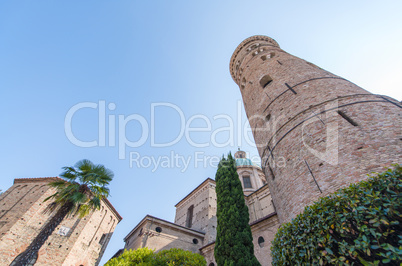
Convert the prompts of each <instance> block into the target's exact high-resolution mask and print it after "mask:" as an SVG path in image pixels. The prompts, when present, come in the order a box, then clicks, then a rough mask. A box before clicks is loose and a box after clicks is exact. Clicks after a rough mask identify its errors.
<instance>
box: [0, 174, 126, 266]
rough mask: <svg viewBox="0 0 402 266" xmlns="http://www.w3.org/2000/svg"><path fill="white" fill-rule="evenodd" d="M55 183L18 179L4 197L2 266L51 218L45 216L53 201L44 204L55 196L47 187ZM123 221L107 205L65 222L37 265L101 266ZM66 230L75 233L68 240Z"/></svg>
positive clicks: (0, 242)
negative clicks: (48, 198) (64, 229)
mask: <svg viewBox="0 0 402 266" xmlns="http://www.w3.org/2000/svg"><path fill="white" fill-rule="evenodd" d="M54 179H55V178H29V179H16V180H15V181H14V185H13V186H12V187H11V188H9V189H8V190H7V191H6V192H4V193H3V194H2V195H1V196H0V265H8V264H10V263H11V261H13V259H14V258H15V257H16V256H17V255H18V254H20V253H21V252H23V251H24V250H25V248H26V247H27V246H28V245H29V244H30V243H31V241H32V240H33V239H34V238H35V237H36V236H37V234H38V233H39V232H40V230H41V229H42V227H43V226H44V225H45V224H46V221H48V219H49V218H50V216H51V214H48V213H43V211H44V210H45V208H46V207H47V206H48V204H49V203H50V201H47V202H43V200H44V199H45V198H47V197H48V196H50V195H52V194H53V193H54V192H55V190H54V189H53V188H50V187H49V186H47V183H48V182H50V181H51V180H54ZM120 220H121V217H120V216H119V215H118V214H117V213H116V212H115V211H114V210H112V209H111V206H110V205H109V204H108V203H106V202H104V201H103V202H102V207H101V210H99V211H95V212H93V213H91V214H90V215H89V216H87V217H85V218H83V219H78V217H68V218H65V219H64V220H63V221H62V222H61V223H60V225H59V226H58V227H57V228H56V230H55V231H54V232H53V233H52V234H51V235H50V236H49V238H48V239H47V241H46V242H45V244H44V245H43V247H42V248H41V249H40V250H39V255H38V259H37V261H36V264H35V265H97V263H99V259H100V257H101V255H102V254H103V252H104V250H105V248H106V246H107V243H108V241H109V240H110V237H111V235H112V234H113V231H114V228H115V227H116V224H117V223H118V222H119V221H120ZM62 226H64V227H67V228H70V229H71V230H70V232H69V233H68V234H67V236H62V235H60V234H58V232H59V230H60V228H61V227H62ZM104 234H105V237H103V239H102V241H101V242H100V240H101V237H102V235H104Z"/></svg>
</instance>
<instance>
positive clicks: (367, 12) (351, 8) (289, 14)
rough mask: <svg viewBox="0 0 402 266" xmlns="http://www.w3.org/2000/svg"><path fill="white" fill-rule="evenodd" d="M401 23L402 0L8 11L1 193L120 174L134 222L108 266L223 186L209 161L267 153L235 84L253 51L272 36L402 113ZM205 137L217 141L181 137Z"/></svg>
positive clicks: (1, 61)
mask: <svg viewBox="0 0 402 266" xmlns="http://www.w3.org/2000/svg"><path fill="white" fill-rule="evenodd" d="M401 13H402V2H400V1H382V2H378V1H247V2H246V1H219V2H218V1H169V2H168V1H166V2H163V1H142V2H140V1H100V0H98V1H2V2H0V47H1V49H0V91H1V94H0V95H1V99H2V104H1V105H0V123H1V131H0V142H1V147H2V153H1V155H0V156H1V158H0V162H1V166H2V174H1V178H0V189H2V190H3V191H4V190H6V189H7V188H8V187H10V186H11V185H12V182H13V179H14V178H20V177H44V176H57V175H58V174H59V173H60V172H61V167H63V166H66V165H73V164H74V163H75V162H77V161H78V160H80V159H84V158H87V159H90V160H92V161H93V162H95V163H100V164H104V165H105V166H106V167H108V168H110V169H111V170H113V171H114V173H115V179H114V180H113V182H112V184H111V186H110V187H111V192H112V196H111V198H110V201H111V202H112V203H113V205H114V206H115V207H116V209H117V210H118V211H119V212H120V214H121V215H122V216H123V218H124V219H123V221H122V222H121V223H120V224H119V225H118V226H117V228H116V231H115V234H114V236H113V238H112V240H111V242H110V243H109V246H108V248H107V250H106V253H105V255H104V257H103V260H102V261H103V262H105V261H106V260H107V259H109V258H110V257H111V256H112V255H113V254H114V253H115V252H116V251H117V250H118V249H119V248H122V247H123V240H122V239H123V237H124V236H125V235H126V234H127V233H129V231H130V230H131V229H132V228H133V227H134V226H135V225H136V224H137V223H138V222H139V221H140V220H141V219H142V218H143V217H144V216H145V215H146V214H151V215H154V216H157V217H160V218H163V219H166V220H170V221H173V219H174V212H175V210H174V205H175V204H176V203H177V202H178V201H179V200H180V199H181V198H183V197H184V196H185V195H186V194H187V193H188V192H190V191H191V190H192V189H193V188H194V187H196V186H197V185H198V184H199V183H200V182H202V181H203V180H205V179H206V178H207V177H212V178H213V177H214V175H215V170H216V168H215V167H213V166H210V165H209V163H210V162H209V161H210V159H208V157H213V156H215V157H216V156H218V157H219V156H221V155H222V154H226V153H228V152H229V151H232V152H234V151H236V150H237V147H238V146H240V147H241V148H242V149H243V150H246V151H248V152H250V156H252V157H253V156H256V155H257V152H256V149H255V148H254V147H253V146H252V145H251V144H252V143H250V141H247V138H249V139H251V140H252V137H250V135H247V134H244V133H239V132H243V129H244V127H245V126H244V124H245V123H247V122H246V118H245V113H244V111H243V106H242V103H241V95H240V91H239V89H238V87H237V85H236V84H235V83H234V82H233V81H232V79H231V77H230V73H229V59H230V56H231V55H232V52H233V51H234V49H235V48H236V46H237V45H238V44H239V43H240V42H241V41H243V40H244V39H245V38H247V37H249V36H252V35H256V34H261V35H267V36H270V37H272V38H274V39H275V40H276V41H277V42H278V43H279V44H280V46H281V48H282V49H284V50H285V51H287V52H289V53H291V54H293V55H296V56H298V57H301V58H303V59H306V60H308V61H310V62H312V63H314V64H316V65H318V66H320V67H322V68H324V69H326V70H328V71H330V72H333V73H334V74H337V75H339V76H342V77H344V78H346V79H349V80H350V81H352V82H354V83H356V84H358V85H360V86H362V87H363V88H365V89H367V90H368V91H370V92H373V93H377V94H385V95H389V96H392V97H394V98H396V99H397V100H399V101H400V100H402V90H401V89H400V75H401V74H402V65H401V63H400V62H401V61H402V49H401V47H402V16H401ZM103 105H104V106H105V111H104V112H102V110H101V109H102V106H103ZM90 106H92V107H93V108H91V107H90ZM152 106H153V107H154V108H153V110H154V119H153V120H154V123H151V122H152V118H151V113H152ZM74 107H77V108H79V107H83V108H81V109H77V111H76V112H75V113H74V115H73V116H72V119H71V123H69V122H68V121H67V124H68V127H70V128H71V132H72V134H73V136H74V138H76V139H78V140H81V141H84V142H87V143H88V142H91V141H97V143H96V145H94V146H93V147H86V148H85V147H80V146H77V145H75V144H74V140H73V141H72V140H71V139H72V138H71V135H68V133H67V134H66V126H65V122H66V116H67V114H68V113H69V111H70V114H71V112H72V111H71V110H72V108H74ZM239 107H240V108H239ZM100 111H101V112H100ZM238 112H240V114H241V115H240V116H239V115H238ZM180 114H181V115H182V116H180ZM103 115H104V116H105V119H103ZM227 117H230V118H231V120H232V121H233V122H234V125H233V131H234V134H233V137H232V136H230V134H229V133H228V130H224V129H225V127H226V128H227V127H228V126H230V121H228V119H227ZM129 119H132V120H130V121H129ZM183 119H184V120H183ZM67 120H68V119H67ZM114 120H115V121H116V123H113V121H114ZM99 121H101V123H99ZM102 121H105V122H104V123H105V131H104V130H102V129H103V126H102V124H103V122H102ZM119 121H120V123H121V124H120V126H119ZM124 121H126V122H124ZM144 121H145V123H144ZM208 121H209V122H210V128H209V129H208ZM239 123H240V126H239ZM70 125H71V126H70ZM192 127H202V128H204V129H205V131H200V130H198V131H195V132H187V133H188V134H187V137H186V132H182V131H181V130H183V129H186V128H187V129H188V128H192ZM99 128H100V129H101V130H99ZM109 129H110V132H109ZM152 129H153V131H154V135H153V136H154V142H155V143H157V144H163V143H164V144H166V143H169V142H172V141H174V140H175V139H176V138H177V139H178V140H177V141H176V142H175V143H174V144H171V145H165V146H166V147H157V146H158V145H155V144H152V139H151V131H152ZM220 130H221V131H220ZM239 130H240V131H239ZM67 131H68V130H67ZM99 131H101V132H100V133H99ZM214 132H215V133H214ZM182 133H183V135H182V136H181V134H182ZM99 136H101V138H99ZM103 136H105V143H104V145H103V143H102V137H103ZM126 139H127V140H126ZM125 140H126V142H128V141H130V142H131V143H132V146H137V147H129V146H126V145H125V143H124V142H123V141H125ZM239 140H240V141H239ZM135 142H137V144H135ZM113 143H114V145H113ZM119 144H120V145H121V146H120V147H119ZM196 144H197V145H196ZM88 145H89V144H88ZM89 146H91V145H89ZM159 146H160V145H159ZM122 147H124V148H125V152H122ZM119 152H120V155H121V156H120V159H119ZM130 153H131V155H132V156H133V158H134V159H137V162H138V163H139V164H140V165H139V166H140V167H137V166H138V165H137V164H136V163H135V160H134V162H133V163H132V165H131V167H130ZM172 153H173V158H175V156H177V157H176V158H179V157H180V158H184V159H185V160H187V159H189V160H190V163H189V165H188V167H184V166H183V165H182V164H180V163H179V161H175V160H174V161H175V164H176V165H173V166H172V165H165V167H161V165H159V167H155V166H154V165H153V164H152V161H151V160H152V158H154V159H155V160H156V161H157V160H158V158H159V160H160V162H162V161H163V160H165V159H166V160H168V159H167V158H170V159H169V160H171V158H172ZM122 157H125V159H123V158H122ZM196 157H197V158H201V159H204V161H206V162H207V165H206V167H204V165H203V163H201V162H198V163H196V161H197V159H196ZM141 160H142V161H141ZM170 162H171V161H170ZM212 164H213V163H212ZM147 165H149V166H148V167H144V166H147Z"/></svg>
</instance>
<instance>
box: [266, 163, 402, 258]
mask: <svg viewBox="0 0 402 266" xmlns="http://www.w3.org/2000/svg"><path fill="white" fill-rule="evenodd" d="M401 223H402V167H401V165H396V166H395V167H394V168H393V169H389V170H387V171H386V172H384V173H381V174H376V175H375V176H371V177H370V178H369V179H368V180H367V181H362V182H360V183H357V184H352V185H350V186H349V187H347V188H344V189H341V190H339V191H338V192H336V193H334V194H333V195H331V196H328V197H325V198H321V199H320V200H319V201H318V202H316V203H315V204H314V205H312V206H308V207H306V208H305V209H304V212H303V213H301V214H299V215H298V216H297V217H296V218H295V219H293V220H292V221H291V222H289V223H286V224H282V226H281V227H280V228H279V230H278V232H277V234H276V236H275V239H274V241H273V242H272V247H271V251H272V260H273V262H272V263H273V265H332V264H335V265H384V264H389V265H400V263H401V262H402V228H401Z"/></svg>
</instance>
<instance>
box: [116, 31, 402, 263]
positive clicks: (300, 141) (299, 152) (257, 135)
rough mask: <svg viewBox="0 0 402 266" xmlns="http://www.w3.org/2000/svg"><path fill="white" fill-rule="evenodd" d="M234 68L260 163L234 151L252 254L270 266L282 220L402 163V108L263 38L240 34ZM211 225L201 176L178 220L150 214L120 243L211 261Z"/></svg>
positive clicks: (209, 189) (209, 198)
mask: <svg viewBox="0 0 402 266" xmlns="http://www.w3.org/2000/svg"><path fill="white" fill-rule="evenodd" d="M230 72H231V75H232V78H233V80H234V81H235V82H236V83H237V85H238V86H239V88H240V91H241V94H242V98H243V102H244V107H245V110H246V114H247V117H248V120H249V123H250V126H251V128H252V132H253V136H254V139H255V142H256V145H257V148H258V151H259V154H260V157H261V159H262V169H261V168H260V167H258V166H255V165H253V164H252V163H251V162H250V161H249V160H248V159H247V158H245V153H244V152H242V151H238V152H237V153H236V154H235V158H236V163H237V172H238V174H239V178H240V180H241V182H242V186H243V192H244V196H245V200H246V204H247V206H248V208H249V215H250V226H251V231H252V234H253V242H254V253H255V255H256V257H257V259H258V260H259V261H260V263H261V264H262V265H270V264H271V257H270V245H271V241H272V240H273V239H274V236H275V233H276V231H277V228H278V227H279V225H280V224H281V223H284V222H288V221H290V220H291V219H292V218H294V217H295V216H296V215H297V214H298V213H300V212H301V211H302V210H303V209H304V207H305V206H307V205H310V204H312V203H313V202H314V201H316V200H317V199H318V198H320V197H324V196H327V195H329V194H331V193H333V192H335V191H336V190H338V189H339V188H342V187H345V186H347V185H349V184H350V183H354V182H358V181H361V180H364V179H365V178H367V174H369V173H371V172H381V171H382V170H383V169H384V168H385V167H389V166H391V165H392V164H394V163H401V162H402V145H401V144H402V142H401V141H402V119H401V115H402V113H401V108H402V105H401V103H400V102H398V101H397V100H395V99H392V98H390V97H388V96H384V95H374V94H371V93H369V92H367V91H365V90H364V89H362V88H360V87H358V86H357V85H355V84H353V83H351V82H349V81H348V80H346V79H344V78H341V77H339V76H336V75H334V74H332V73H329V72H328V71H325V70H323V69H322V68H320V67H318V66H316V65H314V64H312V63H310V62H307V61H305V60H303V59H300V58H297V57H295V56H292V55H290V54H288V53H287V52H285V51H283V50H282V49H280V47H279V45H278V43H277V42H276V41H275V40H273V39H272V38H269V37H267V36H253V37H250V38H247V39H246V40H244V41H243V42H242V43H241V44H240V45H239V46H238V47H237V48H236V50H235V51H234V53H233V55H232V58H231V60H230ZM268 187H269V189H268ZM271 193H272V195H271ZM216 223H217V221H216V194H215V181H214V180H212V179H207V180H205V181H204V182H203V183H202V184H201V185H199V186H198V187H197V188H196V189H194V190H193V191H192V192H191V193H190V194H188V195H187V196H186V197H184V198H183V199H182V200H181V201H180V202H179V203H178V204H177V205H176V218H175V222H174V223H171V222H167V221H164V220H161V219H159V218H156V217H152V216H146V217H145V218H144V219H143V220H142V221H141V222H140V223H139V224H138V225H137V226H136V227H135V228H134V229H133V230H132V231H131V232H130V233H129V234H128V235H127V236H126V238H125V239H124V241H125V242H126V245H125V249H136V248H140V247H149V248H152V249H155V250H156V251H159V250H162V249H168V248H171V247H179V248H183V249H186V250H191V251H194V252H200V253H201V254H202V255H203V256H204V257H205V258H206V260H207V263H208V265H209V266H213V265H215V264H216V263H215V259H214V240H215V238H216V229H215V228H216ZM151 238H153V239H152V241H151V240H150V239H151ZM201 242H202V243H201ZM197 250H198V251H197ZM121 251H122V250H120V252H119V253H121ZM119 253H118V254H119ZM118 254H116V255H118Z"/></svg>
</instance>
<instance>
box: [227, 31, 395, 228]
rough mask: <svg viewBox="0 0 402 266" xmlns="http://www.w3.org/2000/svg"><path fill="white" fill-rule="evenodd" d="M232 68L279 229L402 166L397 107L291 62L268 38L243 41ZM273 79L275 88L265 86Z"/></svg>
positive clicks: (320, 71)
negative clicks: (340, 192)
mask: <svg viewBox="0 0 402 266" xmlns="http://www.w3.org/2000/svg"><path fill="white" fill-rule="evenodd" d="M230 69H231V74H232V77H233V79H234V80H235V82H236V83H237V84H238V85H239V87H240V91H241V93H242V97H243V102H244V106H245V110H246V113H247V117H248V119H249V122H250V126H251V128H252V129H253V135H254V139H255V141H256V144H257V147H258V151H259V154H260V156H261V158H262V166H263V170H264V172H265V175H266V176H267V181H268V185H269V187H270V190H271V193H272V197H273V200H274V203H275V206H276V208H277V212H278V216H279V220H280V222H287V221H290V219H292V218H294V217H295V216H296V215H297V214H298V213H300V212H301V211H302V210H303V208H304V207H305V206H306V205H309V204H311V203H313V202H314V201H316V200H317V199H318V198H319V197H322V196H326V195H329V194H331V193H333V192H334V191H335V190H337V189H339V188H341V187H345V186H347V185H348V184H350V183H354V182H358V181H360V180H363V179H365V178H367V174H368V173H370V172H372V171H381V170H383V169H384V167H388V166H390V165H391V164H393V163H401V159H402V148H401V147H402V146H401V144H402V119H401V105H400V103H399V102H398V101H396V100H394V99H392V98H389V97H386V96H379V95H373V94H371V93H369V92H367V91H365V90H364V89H362V88H360V87H358V86H357V85H355V84H353V83H351V82H349V81H347V80H345V79H343V78H341V77H338V76H336V75H334V74H332V73H329V72H327V71H325V70H323V69H321V68H319V67H317V66H315V65H313V64H311V63H309V62H306V61H305V60H303V59H300V58H297V57H295V56H292V55H290V54H288V53H286V52H285V51H283V50H281V49H280V48H279V45H278V44H277V43H276V42H275V41H274V40H273V39H271V38H269V37H266V36H253V37H250V38H248V39H246V40H245V41H243V42H242V43H241V44H240V45H239V46H238V48H237V49H236V50H235V52H234V54H233V56H232V59H231V64H230ZM266 75H269V76H270V78H272V81H271V82H270V83H269V84H268V85H267V86H265V87H263V85H265V84H266V82H262V81H264V76H266ZM265 80H267V79H265ZM338 111H340V112H341V113H342V114H343V116H341V114H340V113H338ZM314 178H315V181H314ZM320 190H321V191H320Z"/></svg>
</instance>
